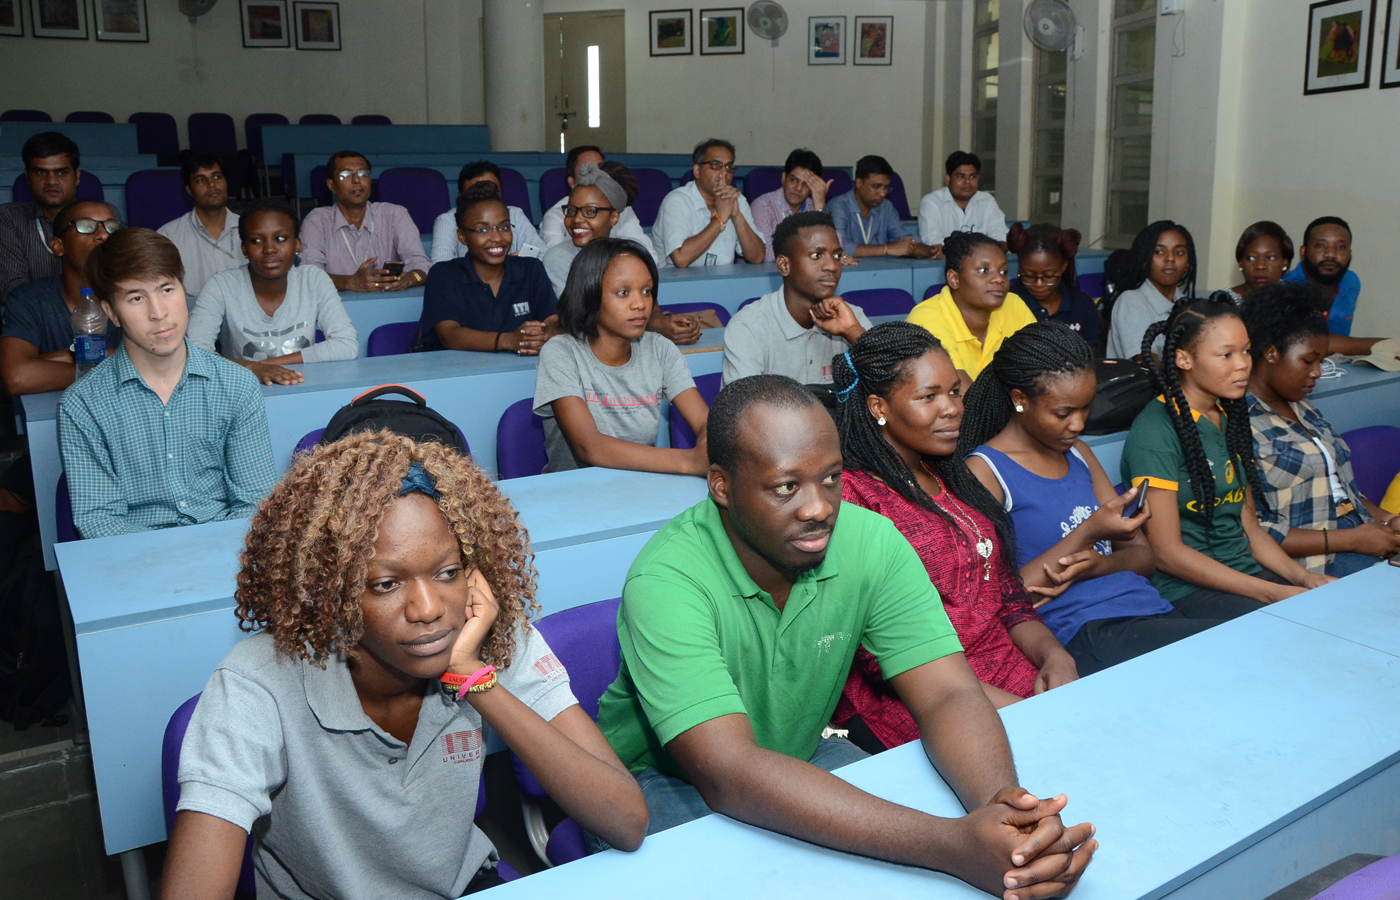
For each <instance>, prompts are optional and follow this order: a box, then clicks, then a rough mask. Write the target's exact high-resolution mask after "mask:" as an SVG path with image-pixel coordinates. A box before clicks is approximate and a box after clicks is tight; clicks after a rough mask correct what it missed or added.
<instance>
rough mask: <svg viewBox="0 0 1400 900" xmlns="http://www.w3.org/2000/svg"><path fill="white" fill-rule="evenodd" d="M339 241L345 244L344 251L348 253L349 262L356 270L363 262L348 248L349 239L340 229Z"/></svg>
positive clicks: (352, 249)
mask: <svg viewBox="0 0 1400 900" xmlns="http://www.w3.org/2000/svg"><path fill="white" fill-rule="evenodd" d="M340 239H341V240H342V241H344V242H345V249H346V250H348V251H349V252H350V262H352V263H354V265H355V268H356V269H358V268H359V267H360V263H361V262H363V260H361V259H360V258H359V257H358V256H356V255H355V249H354V248H353V247H351V246H350V239H349V238H348V237H346V236H345V229H344V228H342V229H340Z"/></svg>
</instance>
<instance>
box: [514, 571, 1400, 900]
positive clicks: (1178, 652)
mask: <svg viewBox="0 0 1400 900" xmlns="http://www.w3.org/2000/svg"><path fill="white" fill-rule="evenodd" d="M1397 704H1400V572H1397V571H1396V570H1395V569H1393V568H1392V567H1390V566H1385V565H1381V566H1377V567H1375V568H1373V569H1370V570H1367V571H1366V572H1362V573H1358V574H1357V575H1354V576H1351V577H1350V578H1347V579H1345V580H1344V581H1342V582H1341V583H1338V584H1334V585H1329V586H1327V587H1323V588H1319V589H1317V590H1315V591H1311V592H1309V593H1307V594H1303V595H1300V596H1298V597H1295V598H1293V599H1290V600H1286V601H1283V602H1282V603H1278V604H1275V605H1274V606H1272V607H1270V608H1269V609H1268V610H1265V611H1261V612H1257V613H1253V614H1251V615H1248V616H1245V617H1243V618H1241V619H1237V620H1235V621H1233V622H1228V623H1226V624H1224V625H1221V626H1219V627H1217V628H1215V629H1212V630H1211V631H1208V632H1206V633H1204V634H1200V635H1197V636H1195V637H1192V638H1189V639H1187V640H1185V641H1181V642H1179V643H1177V644H1174V645H1172V646H1170V647H1166V648H1163V649H1161V650H1158V651H1156V652H1154V653H1150V654H1148V655H1146V656H1143V657H1139V658H1138V659H1135V660H1132V661H1130V662H1127V663H1124V664H1122V665H1120V666H1117V667H1115V668H1112V669H1109V670H1107V671H1104V672H1101V673H1098V674H1096V675H1092V676H1090V677H1088V678H1085V679H1082V680H1080V681H1078V682H1075V683H1072V684H1069V685H1066V686H1064V687H1061V688H1058V689H1056V690H1053V691H1050V692H1048V693H1045V694H1042V695H1040V696H1038V697H1034V698H1032V699H1030V700H1028V701H1025V702H1022V703H1018V704H1016V705H1014V706H1011V707H1009V708H1007V709H1004V710H1002V712H1001V715H1002V720H1003V722H1004V724H1005V726H1006V731H1007V734H1008V736H1009V737H1010V740H1011V746H1012V750H1013V752H1014V753H1015V757H1016V762H1017V768H1018V770H1019V773H1020V775H1021V783H1022V784H1023V785H1024V786H1025V787H1026V788H1027V789H1028V790H1030V791H1032V792H1034V793H1038V794H1040V795H1041V796H1052V795H1054V794H1057V793H1061V792H1063V793H1065V794H1067V795H1068V797H1069V801H1070V802H1069V806H1068V808H1067V810H1066V813H1065V820H1066V821H1067V822H1080V821H1090V822H1093V823H1094V825H1095V827H1096V829H1097V834H1096V837H1097V838H1098V840H1099V842H1100V849H1099V851H1098V853H1097V854H1096V855H1095V857H1094V861H1093V863H1092V864H1091V865H1090V866H1089V868H1088V870H1087V872H1086V873H1085V875H1084V877H1083V879H1082V880H1081V881H1080V882H1079V885H1078V887H1077V888H1076V889H1075V892H1074V896H1075V897H1076V898H1080V900H1127V898H1160V897H1173V898H1179V900H1187V898H1190V900H1208V898H1209V900H1219V898H1225V897H1228V898H1230V900H1257V898H1262V897H1266V896H1267V895H1269V894H1271V893H1273V892H1274V891H1277V890H1279V889H1280V888H1282V887H1284V886H1285V885H1287V884H1289V883H1291V882H1293V881H1295V880H1296V879H1298V878H1300V877H1302V876H1303V875H1305V874H1307V873H1309V872H1311V871H1314V870H1316V869H1318V868H1321V867H1322V866H1324V865H1327V864H1328V863H1331V862H1334V861H1335V860H1337V859H1339V858H1341V857H1343V856H1346V855H1348V854H1350V853H1357V852H1366V853H1376V854H1382V855H1390V854H1393V853H1396V852H1398V851H1400V818H1397V816H1396V812H1395V811H1396V809H1397V808H1400V764H1398V763H1400V717H1397V716H1395V715H1393V714H1390V713H1386V712H1385V710H1392V711H1393V710H1394V709H1396V708H1397ZM837 774H838V775H839V776H840V777H842V778H844V779H846V780H847V781H849V782H851V783H852V784H855V785H856V786H858V787H861V788H863V789H864V790H867V791H870V792H871V793H873V794H876V795H877V796H880V797H884V798H885V799H888V800H890V801H893V802H896V803H900V804H903V805H906V806H912V807H914V808H916V809H921V810H924V811H926V812H929V813H932V814H934V815H942V816H957V815H960V814H961V812H962V810H961V807H960V806H959V805H958V802H957V800H956V798H955V797H954V795H953V793H952V791H951V790H950V789H949V788H948V787H947V786H946V785H945V784H944V782H943V781H942V779H940V778H939V777H938V775H937V773H936V772H935V771H934V770H933V768H932V767H931V766H930V765H929V763H928V760H927V758H926V757H925V756H924V754H923V749H922V747H921V745H919V744H917V743H914V744H908V745H906V746H904V747H901V748H898V749H896V750H891V751H889V752H887V753H884V754H881V755H880V756H876V757H872V758H870V759H867V760H862V761H861V762H858V763H855V764H854V765H850V766H847V767H845V768H843V769H840V770H839V771H838V772H837ZM832 885H844V886H851V885H858V886H859V887H860V890H861V892H862V893H863V894H865V895H867V896H871V897H929V898H968V900H972V898H983V900H985V898H986V896H987V895H986V894H983V893H980V892H979V891H977V890H975V889H973V888H971V887H969V886H967V885H965V884H963V883H961V882H959V881H956V880H955V879H953V878H951V877H950V876H947V875H941V874H938V873H934V872H926V871H923V870H920V869H914V868H908V867H904V866H897V865H893V864H890V863H883V862H876V861H874V860H869V859H863V858H860V857H855V856H850V855H846V854H843V853H838V852H835V851H832V850H826V849H823V848H819V847H816V846H813V845H810V844H806V843H803V842H801V841H797V840H792V839H789V838H785V837H780V836H778V835H775V834H772V833H770V832H767V831H764V830H762V829H758V828H753V827H750V826H748V825H743V824H740V823H738V822H736V821H734V820H732V819H727V818H725V817H723V816H717V815H714V816H708V817H706V818H703V819H701V820H699V821H696V822H692V823H690V824H687V825H683V826H681V827H679V828H676V829H673V830H671V831H668V832H663V833H661V834H659V835H653V836H651V837H648V838H647V839H646V841H645V842H644V843H643V845H642V847H641V849H640V850H638V851H637V852H636V853H632V854H623V853H619V852H616V851H610V852H608V853H604V854H601V855H598V856H593V857H589V858H588V859H585V860H579V861H577V862H573V863H569V864H568V865H565V866H561V867H558V868H554V869H549V870H547V871H545V872H541V873H539V874H536V875H531V876H529V877H527V878H525V879H522V880H520V881H517V882H514V883H511V884H508V885H506V886H503V887H499V888H495V894H493V895H492V896H493V897H495V896H499V897H501V898H502V900H506V898H510V897H527V896H528V897H594V896H602V895H604V894H605V895H606V896H608V897H610V898H619V900H623V898H634V897H635V898H650V897H655V896H657V894H658V893H664V894H665V895H666V896H668V897H674V898H696V900H701V898H705V900H708V898H711V897H716V896H732V897H763V898H788V897H792V898H809V897H816V896H821V895H823V894H825V893H829V892H830V890H831V887H832Z"/></svg>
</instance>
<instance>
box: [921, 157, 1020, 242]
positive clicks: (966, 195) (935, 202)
mask: <svg viewBox="0 0 1400 900" xmlns="http://www.w3.org/2000/svg"><path fill="white" fill-rule="evenodd" d="M943 171H944V172H946V173H947V176H946V177H945V178H944V184H945V185H946V187H942V188H939V189H938V190H936V191H934V192H933V193H931V194H926V195H925V196H924V199H922V200H920V201H919V240H920V241H922V242H923V243H925V244H929V245H931V246H933V247H934V249H936V250H937V251H938V253H937V256H939V257H941V256H942V255H943V239H944V238H946V237H947V236H948V235H950V234H952V233H953V232H955V231H966V232H973V231H976V232H980V233H981V234H985V235H986V236H987V237H989V238H991V239H992V240H994V241H998V242H999V243H1000V244H1001V249H1003V250H1005V249H1006V215H1005V214H1004V213H1002V211H1001V207H1000V206H997V201H996V199H995V198H994V197H992V195H991V194H988V193H986V192H984V191H980V190H978V187H979V185H980V184H981V172H982V160H980V159H978V158H977V154H975V153H967V152H965V151H963V150H955V151H953V153H952V154H951V155H949V157H948V159H947V161H946V162H944V163H943Z"/></svg>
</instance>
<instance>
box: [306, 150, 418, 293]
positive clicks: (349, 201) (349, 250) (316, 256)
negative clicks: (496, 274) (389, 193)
mask: <svg viewBox="0 0 1400 900" xmlns="http://www.w3.org/2000/svg"><path fill="white" fill-rule="evenodd" d="M372 183H373V179H372V178H371V175H370V165H369V160H367V159H365V157H364V154H362V153H356V152H355V151H353V150H342V151H340V152H339V153H337V154H335V155H334V156H332V157H331V158H330V161H329V162H328V163H327V164H326V186H327V187H328V188H330V191H331V193H332V194H334V195H335V204H334V205H333V206H323V207H320V208H319V209H313V210H312V211H311V212H309V213H307V216H306V219H305V220H304V221H303V222H302V223H301V261H302V262H303V263H306V264H309V265H313V266H315V267H316V268H318V269H322V270H324V271H325V272H326V274H327V275H329V276H331V281H332V282H334V283H335V287H336V290H339V291H402V290H405V289H407V288H411V287H417V286H419V285H421V284H423V282H425V281H427V279H428V267H429V266H430V265H431V264H430V263H429V262H428V255H427V254H426V253H424V252H423V242H422V240H421V239H420V238H419V236H418V226H417V225H415V224H413V217H412V216H410V215H409V214H408V210H406V209H404V208H403V207H402V206H399V205H398V204H396V203H377V202H375V203H371V202H370V199H369V192H370V186H371V184H372ZM391 264H392V267H391ZM400 266H401V267H402V268H401V269H400Z"/></svg>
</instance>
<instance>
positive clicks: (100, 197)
mask: <svg viewBox="0 0 1400 900" xmlns="http://www.w3.org/2000/svg"><path fill="white" fill-rule="evenodd" d="M14 199H15V202H16V203H29V202H32V201H33V200H34V192H33V191H31V190H30V189H29V179H27V178H25V177H24V176H23V175H19V176H17V177H16V178H15V188H14ZM78 199H79V200H96V201H97V202H98V203H102V202H103V201H104V200H106V194H105V193H104V192H103V190H102V182H101V180H99V179H98V177H97V176H96V175H94V174H92V173H91V172H89V171H87V170H86V169H79V170H78Z"/></svg>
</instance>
